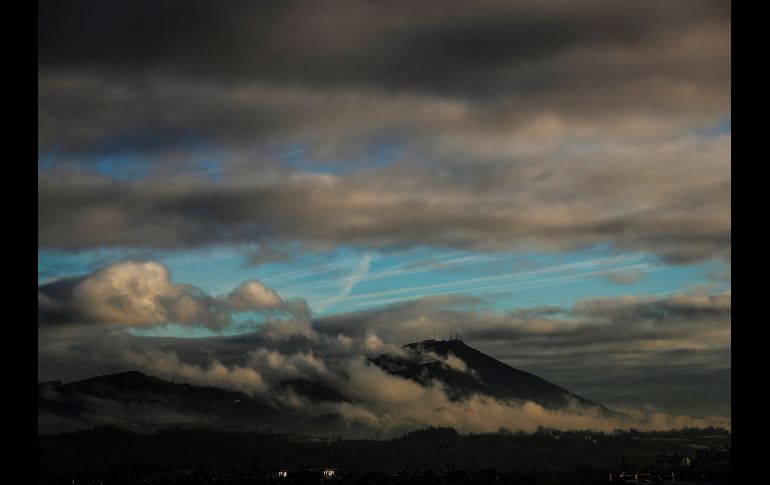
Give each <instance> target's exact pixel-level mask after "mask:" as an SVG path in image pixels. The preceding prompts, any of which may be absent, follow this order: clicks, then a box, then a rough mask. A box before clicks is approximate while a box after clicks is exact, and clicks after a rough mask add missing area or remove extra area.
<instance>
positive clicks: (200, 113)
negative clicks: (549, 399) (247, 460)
mask: <svg viewBox="0 0 770 485" xmlns="http://www.w3.org/2000/svg"><path fill="white" fill-rule="evenodd" d="M730 28H731V27H730V4H729V2H726V1H710V0H709V1H702V0H698V1H681V2H675V3H672V2H644V1H638V0H632V1H628V2H621V3H619V2H611V1H605V0H601V1H595V0H589V1H588V2H581V3H580V4H579V5H578V4H575V3H574V2H566V1H561V0H550V1H547V2H542V1H537V2H534V1H533V2H530V1H524V2H515V3H510V2H499V1H479V2H456V1H444V2H438V1H432V0H429V1H425V2H406V1H403V2H402V1H393V2H387V3H383V2H374V1H363V0H353V1H349V0H348V1H331V2H304V1H292V2H271V1H265V2H239V1H235V2H228V3H227V4H226V5H222V4H215V3H212V2H202V1H195V0H194V1H186V2H181V1H176V0H172V1H166V2H162V3H158V2H152V1H141V0H136V1H123V0H118V1H115V2H109V3H105V2H99V1H92V0H91V1H87V0H75V1H68V2H64V1H49V0H41V1H39V2H38V379H39V381H41V382H42V381H46V380H54V379H56V380H63V381H71V380H75V379H81V378H86V377H91V376H93V375H98V374H103V373H107V372H113V371H118V370H128V369H134V368H138V369H139V370H143V371H146V372H148V373H152V374H153V375H158V376H161V377H165V378H169V379H176V380H186V381H194V382H196V383H204V384H215V385H221V386H224V387H230V388H235V389H239V390H244V391H246V392H249V393H252V394H254V395H257V396H260V395H261V396H264V395H265V394H266V393H267V392H268V391H267V389H269V388H270V386H271V385H273V384H274V383H275V382H278V380H280V379H285V378H286V377H287V376H288V377H296V376H305V377H308V376H310V377H314V378H317V379H322V380H323V379H327V380H332V381H334V379H339V378H340V377H339V375H340V374H339V373H338V372H337V371H336V370H334V369H332V367H333V365H332V364H331V362H332V361H335V362H336V361H338V360H339V359H343V360H344V361H345V362H348V363H349V364H348V366H347V367H345V369H344V372H343V374H344V375H346V376H349V378H348V379H347V380H346V381H345V384H344V385H345V386H351V388H354V389H356V390H355V391H351V392H359V393H360V392H361V389H364V388H366V386H368V385H371V382H376V381H377V380H378V379H380V380H382V382H384V383H385V384H384V385H391V386H395V388H400V387H399V386H403V385H404V384H403V383H399V382H394V381H392V380H388V379H389V378H387V376H383V375H379V374H378V375H373V374H372V372H374V371H372V370H371V369H368V368H366V367H365V366H362V365H361V364H360V361H359V360H356V359H358V358H359V356H361V355H364V356H366V355H369V356H373V355H378V354H380V353H383V352H396V353H397V352H398V351H399V350H398V349H399V347H400V346H401V345H404V344H406V343H409V342H414V341H419V340H425V339H429V338H433V336H434V335H436V337H437V338H447V337H448V335H449V332H450V331H451V332H459V333H460V337H461V338H462V339H463V340H464V341H465V342H466V343H467V344H469V345H471V346H473V347H475V348H478V349H479V350H481V351H483V352H486V353H488V354H489V355H491V356H493V357H495V358H498V359H500V360H502V361H504V362H506V363H509V364H510V365H513V366H515V367H517V368H521V369H524V370H526V371H528V372H531V373H534V374H536V375H538V376H541V377H543V378H545V379H548V380H550V381H552V382H554V383H556V384H558V385H560V386H562V387H565V388H567V389H569V390H571V391H573V392H576V393H578V394H580V395H582V396H585V397H587V398H589V399H592V400H594V401H598V402H603V403H606V404H608V405H612V406H617V407H622V408H624V409H633V410H635V411H634V412H637V411H638V412H646V413H647V416H651V415H654V416H656V418H655V419H656V421H654V422H655V424H656V425H662V424H661V423H668V424H670V423H683V422H692V421H691V420H692V419H700V420H703V421H702V422H703V423H705V422H719V423H724V422H727V423H728V424H729V419H730V382H731V377H730V369H731V367H730V352H731V344H730V342H731V276H730V274H731V165H730V164H731V129H732V127H731V106H730V89H731V87H730V86H731V85H730V79H731V73H730V51H731V42H730ZM266 356H269V357H270V358H267V357H266ZM335 359H336V360H335ZM361 376H366V379H368V380H367V381H366V382H367V383H368V384H364V383H363V382H364V381H363V380H361V379H359V378H360V377H361ZM335 382H337V381H335ZM337 383H338V384H339V382H337ZM341 385H342V384H341ZM355 386H359V387H355ZM362 386H363V387H362ZM405 389H406V388H405ZM404 392H411V393H418V394H419V392H422V391H415V389H414V388H408V389H406V390H405V391H404ZM421 396H422V395H421ZM422 397H424V396H422ZM421 399H422V398H421ZM388 402H389V401H387V399H384V398H383V400H382V401H381V402H380V403H378V404H377V406H387V404H388ZM409 402H410V403H413V404H414V405H415V406H416V405H417V404H418V403H419V402H420V400H419V399H415V400H413V401H409ZM422 402H424V400H423V401H422ZM390 404H392V408H382V407H379V408H377V407H371V406H374V404H372V405H371V406H370V407H366V406H363V405H362V408H361V409H356V410H349V409H348V410H345V412H346V413H347V414H345V415H346V416H347V417H348V418H349V419H351V420H365V419H370V420H371V419H374V418H372V416H373V415H375V414H377V413H379V414H380V415H388V416H390V418H389V419H390V421H388V423H390V424H392V423H394V422H396V421H398V420H399V419H403V420H411V421H409V422H417V421H419V420H420V419H421V416H423V414H422V413H417V412H415V414H409V413H407V412H406V411H403V409H407V408H408V407H409V406H407V405H406V404H405V403H404V402H403V401H399V400H396V401H394V402H392V403H390ZM383 409H384V410H383ZM397 409H400V410H402V411H397ZM474 409H475V410H474ZM375 410H376V412H375ZM400 412H401V413H405V414H404V415H403V416H402V415H400V414H399V413H400ZM478 412H479V411H478V409H476V408H473V407H472V406H470V407H468V408H463V410H462V413H465V414H464V415H466V416H468V420H469V422H476V421H474V420H473V419H472V418H473V416H471V415H473V413H478ZM500 412H502V413H504V412H506V411H504V408H503V411H500ZM343 414H344V413H343ZM516 416H520V414H519V415H516ZM529 417H530V418H531V416H529ZM501 419H503V418H501ZM506 419H508V418H505V419H503V420H506ZM522 419H524V418H522ZM640 419H641V418H640ZM687 420H690V421H687ZM709 420H711V421H709ZM509 421H510V420H508V421H506V422H509ZM516 422H517V421H515V420H514V421H513V423H514V424H515V423H516ZM527 422H528V423H530V422H532V421H531V420H530V421H527ZM560 422H561V421H560ZM652 422H653V421H649V420H648V423H652ZM380 424H382V426H385V425H386V424H387V423H384V422H383V423H380ZM437 424H442V423H437ZM479 426H482V427H483V426H486V424H479Z"/></svg>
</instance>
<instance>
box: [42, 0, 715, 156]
mask: <svg viewBox="0 0 770 485" xmlns="http://www.w3.org/2000/svg"><path fill="white" fill-rule="evenodd" d="M184 5H185V8H179V5H175V3H174V2H172V3H169V4H167V5H164V6H158V5H155V4H152V3H144V2H139V3H121V4H118V5H116V6H113V7H111V8H109V9H107V8H105V7H104V6H102V5H99V4H98V3H96V2H92V1H80V2H75V3H73V4H72V5H69V6H68V8H67V15H64V13H63V12H62V11H61V6H60V5H57V4H56V3H55V2H43V3H42V4H41V8H40V14H39V27H38V32H39V39H38V42H39V44H40V49H39V57H38V62H39V68H40V69H39V80H40V83H39V94H40V100H41V103H40V104H39V118H40V120H41V123H40V143H41V145H42V146H43V147H44V148H50V147H54V146H55V147H57V149H58V150H60V151H64V152H69V153H81V154H82V153H89V152H90V153H94V152H98V151H100V150H105V149H108V147H113V148H114V147H116V146H119V147H121V148H124V149H126V150H129V151H137V150H139V151H140V152H146V151H152V150H157V149H168V148H169V147H173V146H175V145H179V144H184V143H188V142H189V140H191V139H196V138H198V137H200V136H206V141H207V142H213V143H219V144H226V145H241V146H243V145H246V144H249V143H250V142H253V141H254V140H271V141H275V140H281V139H284V140H285V139H287V138H291V137H293V136H296V134H297V132H301V133H303V134H309V135H311V137H312V138H314V139H318V138H322V137H323V135H331V137H330V138H333V139H334V140H333V141H332V142H331V144H332V145H333V144H335V143H338V142H339V141H340V138H345V133H350V132H352V133H353V134H354V136H355V135H357V134H360V133H361V132H362V131H366V130H368V129H369V128H371V127H375V126H376V127H377V128H379V129H384V128H392V129H396V130H398V131H399V132H408V130H409V129H413V130H414V131H416V132H418V134H421V133H424V132H426V131H431V129H432V128H435V127H436V126H442V125H447V124H449V125H452V124H454V125H455V126H457V124H458V123H457V121H458V120H459V121H462V122H463V124H466V125H467V124H472V125H475V126H477V127H479V128H481V130H480V131H484V130H486V129H490V128H491V127H495V126H505V127H511V126H513V127H517V128H518V127H523V128H526V129H528V130H532V131H534V132H535V133H542V132H544V131H545V132H547V131H553V130H558V129H559V128H560V124H561V125H562V126H563V123H570V122H571V121H573V120H580V121H587V122H588V124H601V125H603V126H605V127H608V128H611V127H613V126H614V127H618V126H620V125H626V126H627V127H629V126H636V127H637V128H638V127H639V126H640V125H647V129H654V128H650V127H653V126H654V125H655V124H656V123H655V121H660V122H661V123H665V124H666V125H668V126H671V125H670V122H671V120H674V122H675V123H681V122H682V121H686V122H693V121H696V122H697V121H702V120H703V119H708V118H714V116H715V115H717V113H719V114H721V113H725V112H729V85H730V63H729V55H730V9H729V5H727V6H726V5H725V4H724V3H723V2H718V1H708V2H685V3H682V4H677V5H675V6H672V5H651V4H649V3H643V2H638V3H636V2H635V3H633V4H629V5H624V7H623V8H618V7H617V6H616V5H615V4H613V3H612V2H608V1H604V0H602V1H591V2H588V3H586V4H583V5H581V7H580V8H576V7H575V6H574V5H571V4H570V3H569V2H562V1H554V2H548V3H547V4H542V3H540V2H523V3H517V4H515V5H512V4H510V3H507V2H498V1H487V2H482V3H477V4H474V5H467V4H466V3H464V2H449V3H448V4H447V3H445V2H441V3H438V2H421V3H420V4H419V5H416V4H413V3H409V2H398V3H397V5H393V6H391V5H389V6H388V7H385V6H383V5H380V4H378V3H376V2H363V3H360V4H357V5H356V6H355V7H353V8H351V7H350V6H346V8H344V9H330V8H328V7H327V6H323V7H321V6H318V5H313V4H312V3H309V2H298V3H297V4H290V5H288V4H287V5H281V6H272V5H270V6H268V5H259V4H238V3H236V4H233V5H229V6H228V7H219V8H213V7H212V6H210V5H207V4H205V3H203V2H199V3H198V2H196V3H194V4H193V5H191V4H190V3H189V2H188V3H185V4H184ZM148 12H151V13H152V15H151V18H152V20H151V21H146V22H145V24H144V25H145V31H144V32H145V36H144V37H143V38H142V39H136V37H135V36H134V35H133V25H134V23H133V22H132V21H131V19H137V18H145V17H146V16H147V13H148ZM182 12H184V13H182ZM332 12H334V13H333V14H332ZM373 19H377V21H376V22H375V21H373ZM255 26H259V28H255ZM73 31H76V32H79V35H78V36H72V35H66V33H67V32H73ZM296 32H303V40H302V41H301V42H300V41H298V40H297V37H296ZM159 45H160V46H163V47H162V48H161V49H158V47H157V46H159ZM193 52H194V53H195V55H193V54H192V53H193ZM405 66H408V68H405ZM410 108H411V109H410ZM155 113H164V114H165V116H155V115H154V114H155ZM118 114H119V115H118ZM398 115H401V116H402V119H401V120H399V119H398V117H397V116H398ZM717 116H718V115H717ZM634 118H636V119H637V121H633V119H634ZM330 120H333V121H330ZM667 120H668V122H667ZM362 121H365V122H362Z"/></svg>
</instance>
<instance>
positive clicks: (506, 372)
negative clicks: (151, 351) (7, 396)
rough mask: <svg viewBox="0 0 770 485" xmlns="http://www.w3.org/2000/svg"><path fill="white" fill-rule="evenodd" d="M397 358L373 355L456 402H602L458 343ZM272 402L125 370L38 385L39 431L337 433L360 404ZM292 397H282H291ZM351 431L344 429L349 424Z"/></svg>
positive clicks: (312, 390) (311, 384)
mask: <svg viewBox="0 0 770 485" xmlns="http://www.w3.org/2000/svg"><path fill="white" fill-rule="evenodd" d="M402 350H403V352H400V353H398V355H389V354H386V355H381V356H379V357H375V358H371V359H369V361H370V363H371V364H372V365H376V366H379V367H380V368H381V369H383V370H384V371H386V372H388V373H390V374H393V375H396V376H400V377H403V378H406V379H411V380H413V381H415V382H418V383H420V384H422V385H426V386H427V385H432V384H433V383H434V382H435V381H439V382H441V383H442V384H443V385H444V388H445V389H446V391H447V393H448V395H449V397H450V398H451V399H453V400H462V399H466V398H468V397H470V396H472V395H485V396H490V397H493V398H495V399H499V400H505V401H522V400H526V401H534V402H537V403H539V404H541V405H543V406H545V407H548V408H555V409H558V408H564V407H567V406H569V405H572V404H578V405H580V406H584V407H598V408H599V409H600V410H603V411H608V410H607V409H606V408H604V407H603V406H601V405H598V404H596V403H593V402H591V401H589V400H588V399H585V398H583V397H581V396H578V395H577V394H574V393H572V392H570V391H568V390H566V389H564V388H562V387H559V386H557V385H556V384H553V383H551V382H548V381H546V380H544V379H541V378H540V377H537V376H535V375H533V374H530V373H528V372H524V371H522V370H520V369H516V368H514V367H511V366H509V365H507V364H505V363H503V362H500V361H499V360H497V359H494V358H493V357H490V356H489V355H486V354H484V353H482V352H479V351H478V350H476V349H474V348H471V347H469V346H468V345H466V344H465V343H463V342H462V341H460V340H449V341H445V340H444V341H438V340H426V341H424V342H415V343H411V344H407V345H405V346H403V348H402ZM270 393H271V394H270V395H271V396H272V397H277V398H278V399H273V402H272V403H270V404H268V403H267V402H266V401H264V400H260V399H255V398H252V397H250V396H249V395H247V394H245V393H242V392H238V391H231V390H226V389H221V388H218V387H211V386H195V385H191V384H186V383H177V382H170V381H167V380H164V379H161V378H159V377H153V376H148V375H145V374H143V373H141V372H139V371H129V372H121V373H118V374H109V375H103V376H97V377H93V378H90V379H85V380H81V381H76V382H71V383H67V384H62V383H61V382H58V381H53V382H46V383H39V384H38V431H39V432H40V433H43V434H45V433H52V432H58V431H68V430H73V429H81V428H90V427H91V426H94V425H98V424H117V425H123V426H130V427H131V428H133V429H137V430H153V429H155V428H157V427H158V426H163V425H166V426H167V425H170V424H175V425H191V424H211V425H219V426H237V427H250V428H271V429H276V430H278V431H284V432H286V431H298V432H301V433H319V434H340V433H341V430H345V431H346V432H354V430H352V429H351V428H350V427H349V426H348V424H346V422H345V421H344V420H343V419H342V417H341V416H339V415H337V414H333V413H332V411H333V409H334V405H335V404H340V403H349V404H351V405H355V404H356V402H355V400H354V399H352V398H350V397H348V396H346V395H345V392H344V391H343V390H340V389H336V388H335V387H333V386H331V385H329V384H328V383H323V382H318V381H315V380H311V379H307V378H294V379H290V380H286V381H283V382H279V383H276V384H275V385H274V386H273V387H272V388H271V390H270ZM286 397H288V398H289V399H281V398H286ZM296 397H299V398H303V399H305V400H306V402H310V403H313V404H321V405H322V406H321V407H320V408H319V409H324V412H326V413H327V414H324V415H322V416H307V415H301V414H300V413H301V412H302V411H303V409H300V410H299V411H300V413H298V412H297V409H296V408H292V407H291V406H290V405H288V404H287V405H283V404H280V403H281V402H290V401H291V402H295V403H296ZM346 428H347V429H346Z"/></svg>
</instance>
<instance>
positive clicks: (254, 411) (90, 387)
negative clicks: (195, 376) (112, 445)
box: [38, 371, 285, 432]
mask: <svg viewBox="0 0 770 485" xmlns="http://www.w3.org/2000/svg"><path fill="white" fill-rule="evenodd" d="M41 417H42V418H43V419H42V420H41ZM283 417H285V412H284V411H283V410H280V409H275V408H273V407H271V406H268V405H267V404H264V403H262V402H260V401H257V400H255V399H252V398H250V397H249V396H248V395H246V394H244V393H242V392H237V391H230V390H226V389H220V388H217V387H211V386H194V385H191V384H187V383H176V382H170V381H166V380H163V379H161V378H159V377H154V376H148V375H145V374H143V373H141V372H139V371H129V372H121V373H118V374H109V375H103V376H97V377H93V378H90V379H84V380H81V381H76V382H71V383H68V384H60V383H57V382H49V383H43V384H38V426H39V431H40V432H52V431H57V430H60V429H65V430H66V429H78V428H80V427H83V425H93V424H109V423H113V424H123V425H134V426H139V425H147V424H162V423H167V424H172V423H174V424H188V423H212V424H223V425H238V426H268V425H270V424H272V423H273V422H275V421H276V420H279V419H281V418H283ZM41 421H42V422H41Z"/></svg>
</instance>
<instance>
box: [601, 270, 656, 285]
mask: <svg viewBox="0 0 770 485" xmlns="http://www.w3.org/2000/svg"><path fill="white" fill-rule="evenodd" d="M599 276H602V277H603V278H606V279H607V280H609V281H611V282H613V283H615V284H618V285H633V284H634V283H637V282H639V281H640V280H641V279H642V278H644V276H645V273H644V271H642V270H640V269H629V270H617V271H608V272H606V273H602V274H600V275H599Z"/></svg>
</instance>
